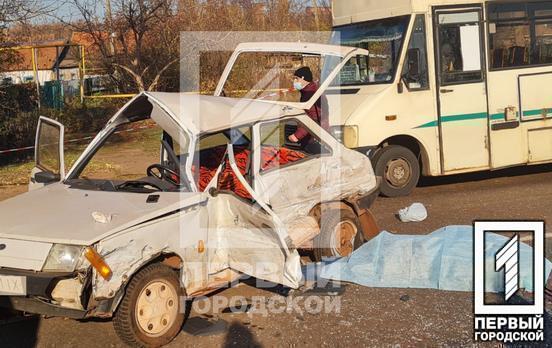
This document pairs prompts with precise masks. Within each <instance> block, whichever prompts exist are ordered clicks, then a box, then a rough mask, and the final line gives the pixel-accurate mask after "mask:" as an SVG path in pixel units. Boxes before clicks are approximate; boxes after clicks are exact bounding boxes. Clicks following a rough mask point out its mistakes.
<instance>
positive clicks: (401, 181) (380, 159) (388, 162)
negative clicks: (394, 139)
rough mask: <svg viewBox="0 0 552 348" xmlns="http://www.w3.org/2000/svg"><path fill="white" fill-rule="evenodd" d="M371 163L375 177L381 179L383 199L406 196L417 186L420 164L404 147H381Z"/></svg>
mask: <svg viewBox="0 0 552 348" xmlns="http://www.w3.org/2000/svg"><path fill="white" fill-rule="evenodd" d="M372 163H373V164H374V171H375V172H376V175H377V176H380V177H382V179H383V180H382V183H381V186H380V192H381V194H382V195H383V196H385V197H402V196H408V195H409V194H410V193H411V192H412V190H413V189H414V188H415V187H416V185H418V180H419V179H420V164H419V162H418V158H416V156H415V155H414V154H413V153H412V151H410V150H409V149H407V148H406V147H403V146H398V145H389V146H386V147H383V148H381V149H379V150H378V151H377V152H376V154H375V155H374V158H373V159H372Z"/></svg>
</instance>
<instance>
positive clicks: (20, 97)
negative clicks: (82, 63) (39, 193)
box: [0, 84, 123, 164]
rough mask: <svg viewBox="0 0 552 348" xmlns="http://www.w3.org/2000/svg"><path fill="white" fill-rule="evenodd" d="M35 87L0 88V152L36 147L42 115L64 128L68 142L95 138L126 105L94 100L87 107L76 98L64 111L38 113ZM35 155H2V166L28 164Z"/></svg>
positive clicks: (26, 153) (39, 111) (24, 152)
mask: <svg viewBox="0 0 552 348" xmlns="http://www.w3.org/2000/svg"><path fill="white" fill-rule="evenodd" d="M35 88H36V87H35V85H34V84H24V85H13V86H9V87H2V88H0V151H1V150H7V149H13V148H20V147H27V146H33V145H34V142H35V133H36V125H37V123H38V118H39V116H40V115H42V116H46V117H48V118H51V119H54V120H57V121H59V122H61V123H62V124H63V125H64V126H65V132H66V134H68V136H67V137H66V138H69V139H71V138H75V137H79V136H81V135H83V134H86V135H88V134H95V133H96V132H98V131H99V130H100V129H101V128H102V127H103V126H104V125H105V123H106V122H107V120H108V119H109V118H111V117H112V116H113V115H114V114H115V112H116V111H117V109H118V108H120V107H121V105H122V102H123V101H111V100H107V99H106V100H103V99H102V100H91V101H87V102H86V103H85V104H81V103H80V99H79V98H75V99H73V100H72V101H70V102H69V103H67V104H66V105H65V106H64V108H63V109H62V110H54V109H46V108H42V109H41V110H38V108H37V103H36V100H37V98H36V89H35ZM32 156H33V151H32V150H28V151H21V152H15V153H8V154H0V164H6V163H10V162H14V161H20V160H27V159H29V158H30V157H32Z"/></svg>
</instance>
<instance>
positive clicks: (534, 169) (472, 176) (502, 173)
mask: <svg viewBox="0 0 552 348" xmlns="http://www.w3.org/2000/svg"><path fill="white" fill-rule="evenodd" d="M548 172H552V164H542V165H536V166H521V167H512V168H506V169H499V170H494V171H489V170H487V171H482V172H474V173H467V174H455V175H449V176H438V177H422V178H421V179H420V184H419V185H418V186H420V187H427V186H440V185H450V184H458V183H465V182H470V181H483V180H489V179H496V178H502V177H517V176H524V175H533V174H542V173H548Z"/></svg>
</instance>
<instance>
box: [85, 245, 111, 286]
mask: <svg viewBox="0 0 552 348" xmlns="http://www.w3.org/2000/svg"><path fill="white" fill-rule="evenodd" d="M84 257H86V259H87V260H88V262H90V264H91V265H92V267H94V268H95V269H96V271H97V272H98V273H99V274H100V275H101V276H102V278H103V279H105V280H109V279H111V275H113V272H112V271H111V268H109V266H108V265H107V263H105V261H104V259H103V258H102V257H101V255H100V254H98V253H97V252H96V250H94V249H93V248H91V247H87V248H86V249H85V250H84Z"/></svg>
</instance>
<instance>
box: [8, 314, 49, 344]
mask: <svg viewBox="0 0 552 348" xmlns="http://www.w3.org/2000/svg"><path fill="white" fill-rule="evenodd" d="M19 319H20V320H19ZM39 325H40V317H38V316H33V317H25V318H13V319H12V320H8V321H7V323H4V324H0V347H35V346H36V342H37V332H38V327H39Z"/></svg>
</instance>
